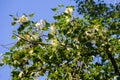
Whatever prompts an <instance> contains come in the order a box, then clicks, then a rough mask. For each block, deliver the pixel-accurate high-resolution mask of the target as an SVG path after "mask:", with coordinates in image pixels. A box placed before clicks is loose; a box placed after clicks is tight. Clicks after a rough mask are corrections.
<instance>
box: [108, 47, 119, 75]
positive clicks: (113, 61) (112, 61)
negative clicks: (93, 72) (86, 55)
mask: <svg viewBox="0 0 120 80" xmlns="http://www.w3.org/2000/svg"><path fill="white" fill-rule="evenodd" d="M109 47H110V46H109V45H106V54H107V56H108V58H109V59H110V61H111V63H112V65H113V67H114V70H115V73H116V74H117V75H119V76H120V72H119V68H118V66H117V63H116V61H115V59H114V57H113V56H112V53H111V52H110V51H109V50H108V49H109Z"/></svg>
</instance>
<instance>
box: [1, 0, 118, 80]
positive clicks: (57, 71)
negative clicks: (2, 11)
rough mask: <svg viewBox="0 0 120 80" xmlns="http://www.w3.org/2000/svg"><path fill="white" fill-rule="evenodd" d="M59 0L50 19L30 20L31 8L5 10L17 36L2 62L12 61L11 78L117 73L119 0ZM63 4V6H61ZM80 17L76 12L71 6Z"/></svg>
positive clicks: (82, 78) (61, 79)
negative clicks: (67, 2)
mask: <svg viewBox="0 0 120 80" xmlns="http://www.w3.org/2000/svg"><path fill="white" fill-rule="evenodd" d="M74 1H75V2H76V4H77V7H74V6H66V7H64V5H62V4H60V5H58V7H57V8H52V10H53V11H54V12H55V15H54V16H53V18H54V21H53V22H52V23H49V22H47V21H46V20H40V21H37V22H36V21H33V20H32V17H34V14H28V15H27V14H23V15H22V16H21V17H18V16H14V15H10V16H11V17H12V18H13V21H12V22H11V24H12V25H13V26H19V27H18V29H17V30H14V31H13V36H12V38H13V39H17V42H16V43H15V45H13V46H12V47H11V48H10V51H9V52H6V53H5V54H4V55H3V59H2V61H3V63H4V64H7V65H9V66H12V67H13V70H12V72H11V76H12V80H34V79H36V78H37V77H39V76H43V75H45V74H46V75H47V76H46V79H48V80H109V79H110V80H112V79H113V78H118V79H120V4H119V3H118V4H116V5H113V4H106V3H105V2H104V1H103V0H98V1H95V0H74ZM60 8H63V9H64V8H65V11H60ZM75 9H77V12H78V13H79V15H81V16H82V17H78V16H77V17H76V16H74V14H73V11H74V10H75Z"/></svg>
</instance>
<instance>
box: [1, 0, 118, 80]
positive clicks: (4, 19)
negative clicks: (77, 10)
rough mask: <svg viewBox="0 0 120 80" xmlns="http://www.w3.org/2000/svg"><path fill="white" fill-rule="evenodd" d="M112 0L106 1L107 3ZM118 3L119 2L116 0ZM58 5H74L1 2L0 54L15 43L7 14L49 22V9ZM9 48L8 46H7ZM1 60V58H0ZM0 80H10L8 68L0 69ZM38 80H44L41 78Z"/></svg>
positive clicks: (68, 1)
mask: <svg viewBox="0 0 120 80" xmlns="http://www.w3.org/2000/svg"><path fill="white" fill-rule="evenodd" d="M113 1H114V0H106V2H107V3H110V2H113ZM116 1H119V0H116ZM58 4H64V5H65V6H66V5H75V3H74V2H73V0H1V1H0V11H1V12H0V53H5V52H6V51H8V50H7V49H6V48H3V47H1V45H5V44H9V43H12V42H15V41H14V40H12V39H11V35H12V30H13V29H15V27H12V26H11V21H12V18H11V17H10V16H9V14H13V15H16V14H17V13H18V15H19V16H21V15H22V14H23V13H26V14H30V13H35V16H34V20H36V21H37V20H40V19H46V20H47V21H49V22H52V21H53V18H52V16H53V15H54V12H52V10H51V9H50V8H54V7H57V6H58ZM8 47H9V46H8ZM0 58H1V57H0ZM0 80H10V67H9V66H4V67H0ZM40 80H44V77H42V78H41V79H40Z"/></svg>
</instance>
